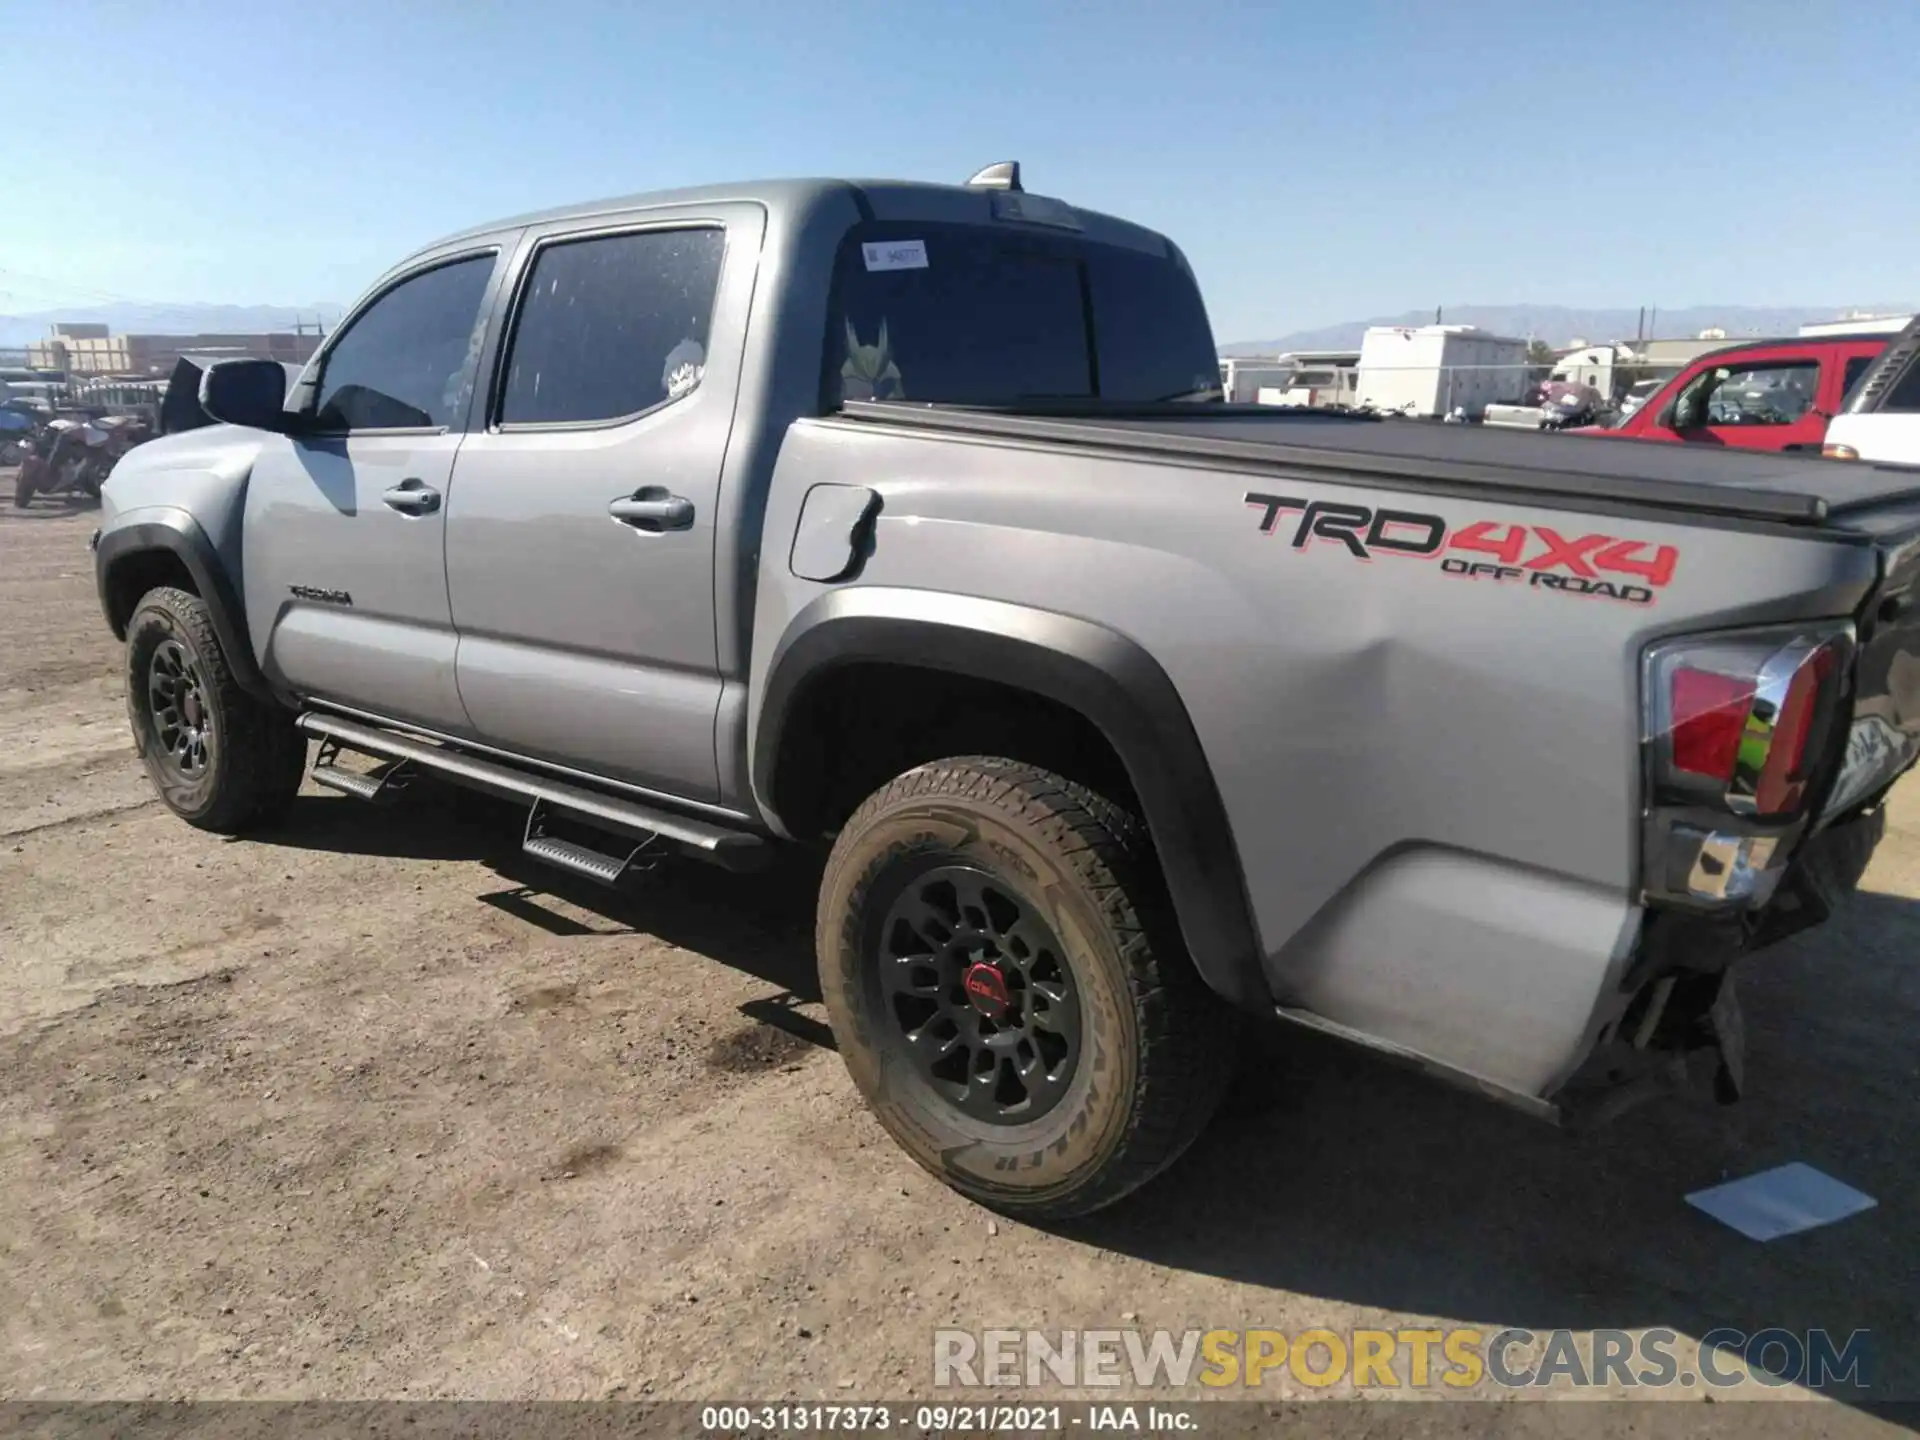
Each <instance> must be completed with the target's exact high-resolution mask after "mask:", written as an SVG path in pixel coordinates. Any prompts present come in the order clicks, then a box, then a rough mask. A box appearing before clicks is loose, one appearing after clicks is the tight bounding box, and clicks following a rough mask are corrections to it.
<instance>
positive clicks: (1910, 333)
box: [1821, 315, 1920, 465]
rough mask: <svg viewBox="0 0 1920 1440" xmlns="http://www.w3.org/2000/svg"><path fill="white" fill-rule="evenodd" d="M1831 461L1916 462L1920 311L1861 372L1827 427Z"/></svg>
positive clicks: (1919, 460)
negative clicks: (1878, 356)
mask: <svg viewBox="0 0 1920 1440" xmlns="http://www.w3.org/2000/svg"><path fill="white" fill-rule="evenodd" d="M1821 453H1822V454H1823V455H1825V456H1827V457H1828V458H1829V459H1833V460H1878V461H1881V462H1883V463H1891V464H1895V465H1920V315H1916V316H1915V317H1914V318H1913V319H1912V320H1910V321H1908V322H1907V325H1906V328H1905V329H1903V330H1902V331H1901V332H1900V333H1899V334H1898V335H1897V336H1895V337H1894V340H1893V343H1892V344H1890V345H1889V346H1887V348H1886V349H1885V350H1883V351H1881V352H1880V358H1879V359H1877V360H1875V361H1874V362H1873V364H1871V365H1870V366H1868V367H1867V369H1866V370H1865V371H1864V372H1863V373H1862V374H1861V376H1860V378H1859V380H1858V381H1856V382H1855V383H1854V386H1853V388H1852V389H1851V390H1850V391H1849V392H1848V393H1847V398H1846V400H1845V401H1844V402H1843V403H1842V404H1841V407H1840V413H1839V414H1838V415H1836V416H1834V417H1833V419H1832V421H1831V422H1829V423H1828V425H1827V434H1826V440H1825V442H1824V443H1823V444H1822V446H1821Z"/></svg>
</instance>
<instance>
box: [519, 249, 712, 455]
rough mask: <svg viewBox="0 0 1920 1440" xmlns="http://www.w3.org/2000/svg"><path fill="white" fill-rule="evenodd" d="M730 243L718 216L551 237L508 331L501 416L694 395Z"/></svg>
mask: <svg viewBox="0 0 1920 1440" xmlns="http://www.w3.org/2000/svg"><path fill="white" fill-rule="evenodd" d="M725 252H726V232H725V231H724V230H721V229H719V228H717V227H714V226H705V227H701V228H698V229H682V230H642V231H636V232H633V233H630V234H625V235H599V236H594V237H592V238H590V239H586V240H567V241H562V242H558V243H555V244H550V245H547V246H545V247H544V248H543V249H541V250H540V251H539V252H538V254H537V255H536V256H535V257H534V262H533V269H532V272H531V274H529V276H528V277H527V281H526V286H525V289H524V291H523V293H522V298H521V302H520V308H519V314H518V317H517V318H516V320H515V321H514V327H513V336H512V338H511V340H510V342H509V346H510V348H509V350H508V352H507V363H506V373H505V380H504V382H503V384H502V387H501V395H500V417H499V418H500V423H501V424H502V425H582V424H598V423H602V422H605V421H610V420H620V419H624V418H626V417H628V416H632V415H638V414H640V413H641V412H643V411H646V410H651V409H653V408H654V407H655V406H657V405H663V404H665V403H666V402H668V401H669V400H678V399H680V398H682V397H683V396H685V395H689V394H691V393H692V392H693V391H694V389H695V388H697V387H698V386H699V384H700V380H701V377H702V376H703V375H704V374H705V372H706V363H707V339H708V333H707V332H708V327H709V325H710V324H711V323H712V320H713V297H714V290H715V287H716V286H717V285H718V283H719V279H720V262H721V259H722V257H723V256H724V254H725Z"/></svg>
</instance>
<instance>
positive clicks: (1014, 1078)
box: [873, 865, 1081, 1125]
mask: <svg viewBox="0 0 1920 1440" xmlns="http://www.w3.org/2000/svg"><path fill="white" fill-rule="evenodd" d="M878 948H879V951H880V963H879V964H878V965H877V966H876V967H875V968H874V972H873V973H874V978H875V982H876V984H877V985H878V987H879V990H880V992H881V993H880V999H881V1002H882V1006H883V1008H884V1010H885V1013H886V1014H887V1015H888V1016H890V1017H891V1019H892V1022H893V1025H894V1026H895V1027H896V1038H897V1040H898V1042H899V1043H900V1045H901V1047H902V1050H903V1053H904V1054H905V1055H907V1056H908V1057H909V1058H910V1059H911V1062H912V1064H913V1067H914V1069H915V1070H916V1071H917V1072H918V1074H919V1075H920V1077H921V1078H922V1079H923V1080H924V1081H925V1082H926V1083H927V1085H928V1086H930V1087H931V1088H932V1089H933V1090H934V1091H935V1092H936V1093H937V1094H939V1095H941V1096H942V1097H944V1098H945V1099H946V1101H947V1102H948V1103H949V1104H951V1105H953V1106H954V1107H955V1108H956V1109H958V1110H960V1111H961V1112H962V1113H964V1114H966V1115H969V1116H972V1117H973V1118H974V1119H976V1120H984V1121H987V1122H988V1123H991V1124H998V1125H1024V1124H1026V1123H1028V1122H1030V1121H1033V1120H1036V1119H1038V1118H1039V1117H1040V1116H1042V1115H1044V1114H1046V1113H1047V1112H1048V1111H1049V1110H1051V1109H1052V1108H1053V1107H1054V1106H1055V1105H1056V1104H1058V1103H1059V1101H1060V1098H1061V1097H1062V1096H1063V1095H1065V1094H1066V1092H1067V1089H1068V1086H1069V1085H1070V1084H1071V1083H1072V1080H1073V1073H1074V1066H1075V1065H1076V1063H1077V1062H1078V1060H1079V1058H1080V1050H1081V1043H1080V998H1079V994H1078V991H1077V988H1076V986H1075V984H1074V979H1073V972H1072V969H1071V968H1070V967H1069V965H1068V964H1067V962H1066V960H1065V959H1064V956H1065V953H1066V952H1065V948H1064V947H1063V946H1062V945H1061V943H1060V941H1059V939H1058V938H1057V937H1056V936H1055V935H1054V933H1053V931H1052V929H1051V928H1050V927H1049V926H1048V925H1047V924H1046V922H1045V921H1044V920H1043V919H1042V918H1041V917H1040V916H1039V914H1038V913H1036V912H1035V910H1034V909H1033V908H1032V907H1031V906H1030V905H1029V904H1027V903H1026V902H1025V901H1023V900H1022V898H1021V896H1020V895H1019V893H1018V892H1017V891H1016V890H1015V889H1014V888H1013V887H1012V886H1010V885H1008V884H1007V883H1006V882H1005V881H1004V880H1001V879H999V878H998V877H996V876H993V875H990V874H988V873H987V872H986V871H984V870H981V869H977V868H975V867H973V866H969V865H940V866H936V867H935V868H932V869H929V870H925V871H922V872H921V873H919V874H916V875H913V876H912V877H911V878H909V879H908V880H907V881H906V883H905V884H904V885H903V886H902V887H901V889H900V891H899V894H898V895H897V896H896V897H895V898H894V899H893V901H892V903H891V905H889V906H888V907H887V909H886V910H885V912H884V918H883V919H882V921H881V927H880V936H879V947H878Z"/></svg>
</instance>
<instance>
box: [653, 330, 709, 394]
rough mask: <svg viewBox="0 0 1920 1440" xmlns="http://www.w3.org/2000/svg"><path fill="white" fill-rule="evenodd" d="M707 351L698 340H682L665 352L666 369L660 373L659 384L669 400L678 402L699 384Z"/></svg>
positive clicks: (705, 366)
mask: <svg viewBox="0 0 1920 1440" xmlns="http://www.w3.org/2000/svg"><path fill="white" fill-rule="evenodd" d="M706 368H707V350H706V347H705V346H704V345H702V344H701V343H700V342H699V341H698V340H682V341H681V342H680V343H679V344H678V345H676V346H674V347H673V349H671V350H669V351H668V352H667V363H666V367H665V368H664V369H663V370H661V372H660V384H661V386H662V387H663V388H664V389H665V390H666V392H667V398H668V399H669V400H678V399H679V398H680V397H681V396H682V395H685V394H686V393H687V392H688V391H689V390H691V389H693V388H694V387H695V386H696V385H698V384H699V383H700V377H701V376H702V375H703V374H705V373H706Z"/></svg>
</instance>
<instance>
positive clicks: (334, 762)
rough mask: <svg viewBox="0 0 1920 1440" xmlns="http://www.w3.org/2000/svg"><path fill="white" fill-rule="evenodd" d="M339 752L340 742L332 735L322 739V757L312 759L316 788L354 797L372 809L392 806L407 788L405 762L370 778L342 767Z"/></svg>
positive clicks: (397, 762) (398, 763) (318, 755)
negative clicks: (373, 807)
mask: <svg viewBox="0 0 1920 1440" xmlns="http://www.w3.org/2000/svg"><path fill="white" fill-rule="evenodd" d="M340 748H341V747H340V742H339V741H338V740H336V739H334V738H333V737H332V736H330V735H329V736H325V737H323V738H322V739H321V741H320V753H319V754H317V755H315V756H314V757H313V783H314V784H316V785H320V786H324V787H325V788H326V789H328V790H337V791H339V792H340V793H341V794H342V795H351V796H352V797H353V798H354V799H356V800H364V801H366V802H367V803H368V804H369V805H391V804H392V803H393V801H394V799H395V797H397V796H398V794H399V793H400V791H402V790H404V789H406V788H407V780H408V775H407V763H406V761H404V760H401V761H396V762H395V763H393V764H391V765H388V766H387V767H386V768H385V769H384V770H382V771H381V772H380V773H379V774H378V775H368V774H365V773H364V772H362V771H359V770H349V769H347V768H346V767H345V766H343V765H341V764H340V763H339V760H340Z"/></svg>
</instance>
